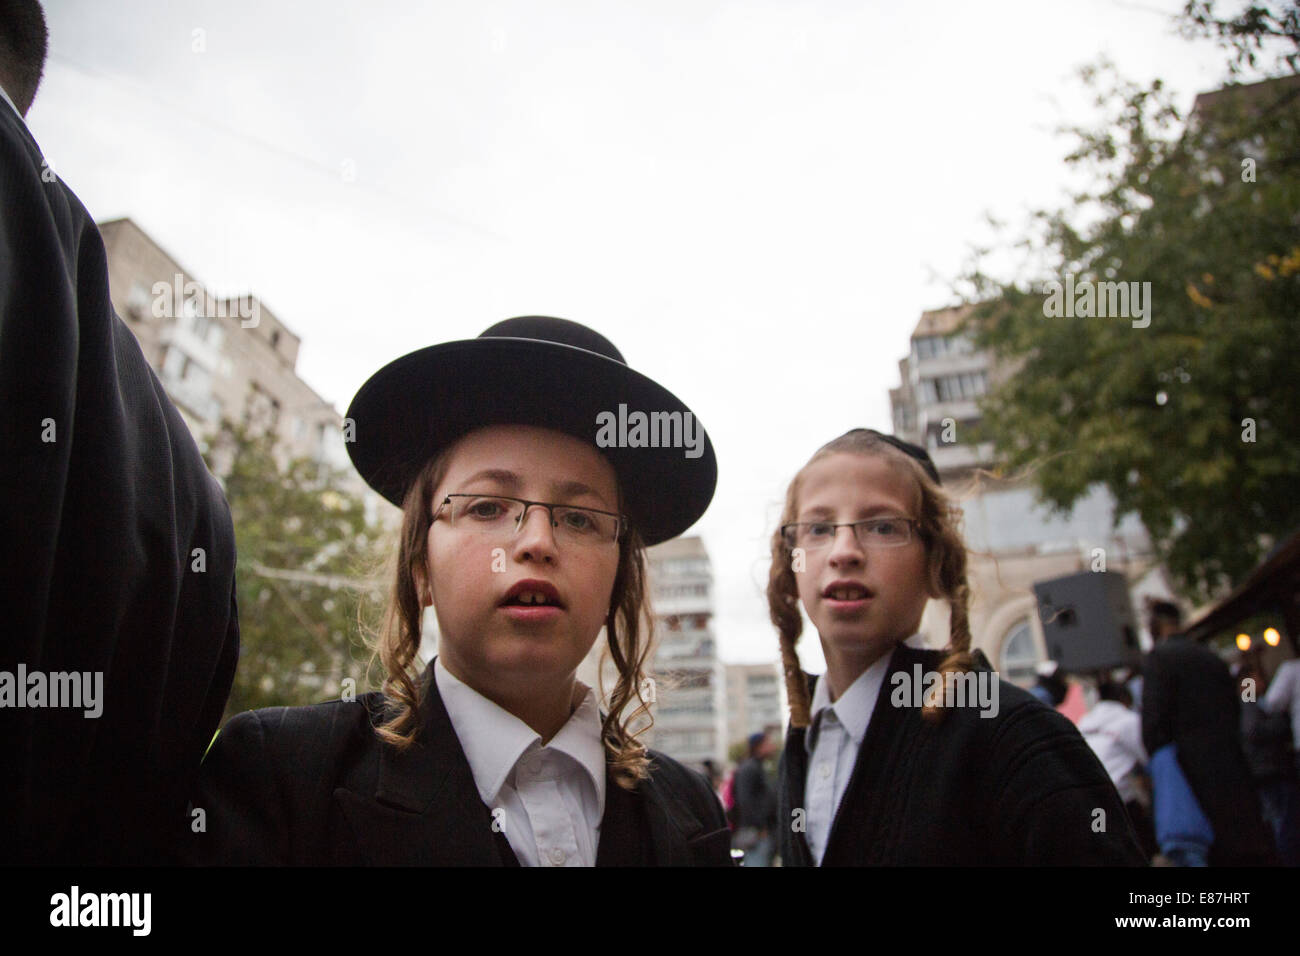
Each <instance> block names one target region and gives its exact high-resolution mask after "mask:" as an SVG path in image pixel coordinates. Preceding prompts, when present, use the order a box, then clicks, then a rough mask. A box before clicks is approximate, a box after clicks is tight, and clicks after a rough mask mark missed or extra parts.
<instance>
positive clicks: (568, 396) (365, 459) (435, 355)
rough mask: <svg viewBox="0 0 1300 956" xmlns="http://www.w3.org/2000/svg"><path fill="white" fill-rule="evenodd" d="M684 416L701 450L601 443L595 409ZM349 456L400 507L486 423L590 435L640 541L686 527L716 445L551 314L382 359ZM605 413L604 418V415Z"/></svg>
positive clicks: (356, 412)
mask: <svg viewBox="0 0 1300 956" xmlns="http://www.w3.org/2000/svg"><path fill="white" fill-rule="evenodd" d="M620 405H622V406H625V410H626V414H627V415H629V416H630V415H632V413H634V412H642V413H645V414H646V415H647V416H648V415H649V414H650V413H652V412H660V413H665V412H666V413H670V414H671V413H674V412H675V413H678V414H679V415H680V416H681V419H682V422H683V427H684V426H685V423H686V421H688V419H686V417H685V416H687V415H691V419H690V420H693V422H694V424H693V425H692V427H693V428H696V429H698V434H699V436H700V437H701V438H702V445H703V451H702V453H701V454H700V455H699V457H697V458H688V457H686V452H687V451H688V450H690V449H688V448H685V447H681V446H678V447H671V446H670V447H659V448H648V447H636V448H633V447H619V446H617V445H616V446H614V447H600V446H599V445H598V444H597V433H598V431H599V424H598V416H601V415H602V413H608V414H610V415H612V416H614V417H615V418H618V417H619V415H620V408H619V406H620ZM347 418H348V419H350V420H351V423H352V433H351V435H350V436H349V441H348V442H347V443H346V447H347V449H348V454H349V455H350V456H351V458H352V463H353V464H354V465H355V466H356V469H357V471H359V472H360V473H361V477H362V478H364V479H365V480H366V483H367V484H368V485H370V487H371V488H373V489H375V491H377V492H379V493H380V494H381V495H383V496H384V497H385V498H387V499H388V500H389V501H391V502H392V503H393V504H395V505H397V506H398V507H399V508H400V507H401V506H402V502H403V500H404V498H405V497H406V493H407V491H408V489H409V488H410V487H411V484H412V483H413V482H414V481H415V479H416V477H417V476H418V475H419V473H420V470H421V469H422V468H423V467H424V466H425V465H427V464H428V463H429V460H430V459H432V458H433V457H434V456H435V455H437V454H439V453H440V452H442V451H443V450H444V449H446V448H448V447H449V446H451V445H452V444H453V443H454V442H455V441H456V440H457V439H459V438H461V437H463V436H464V435H467V434H469V433H470V432H472V431H474V430H475V429H478V428H483V427H485V426H487V425H535V426H538V427H541V428H552V429H555V430H556V431H560V432H564V433H565V434H568V435H572V436H573V437H575V438H578V439H580V440H582V441H585V442H587V443H588V444H589V445H591V446H592V447H594V448H596V449H597V450H598V451H599V452H600V453H601V454H603V455H604V456H605V457H606V459H608V461H609V463H610V464H611V465H612V466H613V468H614V472H615V474H617V476H618V481H619V485H620V487H621V488H622V490H623V498H624V503H623V504H624V507H623V511H624V513H626V514H627V516H628V518H629V519H630V520H631V522H632V524H633V526H634V527H635V528H636V529H637V531H638V532H639V533H640V535H641V537H642V539H643V540H644V541H645V543H646V544H657V543H659V542H661V541H667V540H668V539H669V538H674V537H676V536H677V535H679V534H681V533H682V532H684V531H685V530H686V529H687V528H689V527H690V526H691V525H693V524H694V523H695V522H696V521H697V520H698V519H699V518H700V516H701V515H703V514H704V512H705V510H706V509H707V508H708V506H709V502H710V501H711V500H712V499H713V491H714V488H715V486H716V485H717V482H718V463H717V459H716V457H715V456H714V453H713V443H712V442H711V441H710V440H709V436H708V433H707V432H706V431H705V430H704V426H703V425H702V424H699V420H698V419H696V418H694V415H693V414H692V413H691V410H690V409H689V408H687V407H686V405H685V404H683V403H682V401H681V400H680V399H678V398H677V396H675V395H673V393H672V392H670V391H668V389H666V388H664V387H663V386H662V385H660V384H659V383H658V382H655V381H654V380H653V379H650V378H648V377H646V376H645V375H642V374H641V373H640V372H637V371H635V370H634V369H632V368H629V367H628V365H627V363H626V361H624V359H623V355H622V353H621V352H619V350H618V349H617V348H615V347H614V345H613V343H612V342H610V341H609V340H608V339H606V338H605V337H604V336H603V335H601V334H599V333H598V332H595V331H593V330H592V329H589V328H587V327H586V326H585V325H579V324H578V323H577V322H570V321H568V320H567V319H555V318H550V317H548V316H523V317H520V318H515V319H506V320H505V321H504V322H498V323H497V324H496V325H494V326H492V327H491V328H489V329H488V330H487V331H485V332H483V334H481V335H480V336H479V337H478V338H476V339H464V340H461V341H457V342H444V343H442V344H441V345H431V346H429V347H428V348H423V349H420V350H418V351H415V352H411V353H409V354H407V355H403V356H402V357H401V358H399V359H396V360H394V361H392V362H389V363H388V364H387V365H385V366H384V367H383V368H381V369H380V370H379V371H378V372H376V373H375V374H374V375H372V376H370V378H369V379H368V380H367V381H366V383H365V384H364V385H362V386H361V389H360V390H359V391H358V392H357V394H356V397H355V398H353V399H352V404H351V405H350V406H349V407H348V412H347ZM604 420H606V421H607V420H608V419H604Z"/></svg>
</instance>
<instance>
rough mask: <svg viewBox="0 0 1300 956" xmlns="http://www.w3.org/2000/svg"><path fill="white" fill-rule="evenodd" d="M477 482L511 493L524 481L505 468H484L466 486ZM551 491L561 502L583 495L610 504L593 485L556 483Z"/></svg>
mask: <svg viewBox="0 0 1300 956" xmlns="http://www.w3.org/2000/svg"><path fill="white" fill-rule="evenodd" d="M476 481H491V482H495V483H496V484H498V485H503V486H505V487H506V488H507V489H509V490H511V491H515V490H518V488H519V486H520V485H521V484H523V481H522V480H521V479H520V477H519V476H518V475H517V474H515V473H514V472H513V471H509V470H508V469H505V468H484V469H483V470H482V471H478V472H475V473H474V474H473V475H471V476H470V477H469V478H467V479H466V480H465V484H466V485H472V484H473V483H474V482H476ZM551 489H552V491H551V493H552V495H554V496H555V497H556V498H557V499H560V500H564V499H568V498H578V497H581V496H582V495H591V496H592V497H594V498H597V499H599V500H600V501H602V502H604V503H605V504H607V505H608V504H609V502H607V501H605V496H604V495H602V494H601V493H600V492H599V491H597V490H596V489H595V488H593V487H591V485H588V484H586V483H584V482H581V481H560V482H556V483H554V484H553V485H551Z"/></svg>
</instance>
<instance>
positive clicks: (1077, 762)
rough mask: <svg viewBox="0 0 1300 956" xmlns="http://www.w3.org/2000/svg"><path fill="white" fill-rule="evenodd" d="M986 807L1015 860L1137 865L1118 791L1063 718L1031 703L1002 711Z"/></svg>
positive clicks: (1019, 862) (1134, 842)
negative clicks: (992, 791) (993, 790)
mask: <svg viewBox="0 0 1300 956" xmlns="http://www.w3.org/2000/svg"><path fill="white" fill-rule="evenodd" d="M988 769H989V778H990V779H991V780H994V781H997V788H998V792H997V793H996V795H995V799H994V801H993V802H992V804H991V807H990V810H989V813H990V816H991V818H992V822H993V826H994V832H995V834H996V838H997V842H998V844H999V845H1000V846H1003V847H1006V848H1008V850H1009V857H1010V859H1009V862H1010V863H1012V864H1013V865H1019V866H1143V865H1145V864H1146V860H1145V858H1144V857H1143V855H1142V851H1141V849H1140V848H1139V847H1138V843H1137V838H1136V836H1135V835H1134V833H1133V828H1132V825H1131V824H1130V823H1129V821H1128V814H1127V812H1126V811H1125V809H1124V805H1123V803H1122V802H1121V801H1120V798H1119V794H1118V793H1117V792H1116V790H1115V786H1114V784H1112V783H1111V780H1110V777H1109V776H1108V775H1107V774H1106V771H1105V769H1104V768H1103V767H1102V765H1101V763H1100V761H1098V760H1097V757H1096V755H1095V754H1093V752H1092V749H1091V748H1090V747H1089V746H1088V744H1087V743H1086V742H1085V741H1084V739H1083V737H1082V736H1081V735H1080V734H1079V731H1078V730H1077V729H1076V728H1075V727H1074V725H1073V724H1071V723H1070V721H1069V720H1068V719H1066V718H1065V717H1063V716H1062V715H1061V714H1059V713H1057V712H1056V711H1054V710H1048V709H1047V708H1045V707H1040V706H1037V705H1033V706H1023V707H1018V708H1016V709H1015V710H1014V711H1011V712H1008V714H1007V717H1006V720H1005V721H1004V722H1003V726H1002V728H1001V731H1000V733H999V737H998V740H997V743H996V745H995V746H994V748H993V749H992V757H991V760H990V766H989V768H988Z"/></svg>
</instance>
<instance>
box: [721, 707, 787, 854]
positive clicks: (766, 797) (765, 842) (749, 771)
mask: <svg viewBox="0 0 1300 956" xmlns="http://www.w3.org/2000/svg"><path fill="white" fill-rule="evenodd" d="M747 743H748V746H749V756H748V757H746V758H745V760H743V761H741V763H740V765H739V766H738V767H737V768H736V780H735V786H734V789H733V792H732V795H733V798H734V800H735V804H736V807H735V820H736V832H735V833H734V834H733V836H732V841H731V845H732V847H733V848H734V849H737V850H744V851H745V866H771V865H772V856H773V854H774V853H775V851H776V835H775V831H776V787H775V786H774V784H773V781H772V778H771V776H770V774H769V771H768V768H767V762H768V760H769V758H770V757H771V756H772V754H773V753H775V752H776V747H775V745H774V744H773V742H772V738H771V735H770V734H769V733H768V732H767V731H760V732H758V733H754V734H750V735H749V740H748V741H747Z"/></svg>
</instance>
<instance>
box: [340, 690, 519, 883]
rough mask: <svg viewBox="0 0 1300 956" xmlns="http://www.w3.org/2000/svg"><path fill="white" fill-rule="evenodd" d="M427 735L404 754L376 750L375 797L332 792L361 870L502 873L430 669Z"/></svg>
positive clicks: (485, 812)
mask: <svg viewBox="0 0 1300 956" xmlns="http://www.w3.org/2000/svg"><path fill="white" fill-rule="evenodd" d="M422 689H423V692H424V694H425V698H424V700H425V705H424V708H423V710H424V720H423V728H422V732H421V733H420V735H419V736H418V738H417V741H416V742H415V743H413V744H411V745H410V746H409V747H407V748H406V749H405V750H398V749H397V748H395V747H392V746H387V745H383V746H380V747H379V776H378V783H377V785H376V787H375V791H374V793H373V795H363V794H359V793H355V792H353V791H351V790H346V789H342V788H340V789H338V790H336V791H335V792H334V799H335V802H336V804H337V805H338V806H339V808H340V809H341V810H342V812H343V815H344V817H345V818H346V820H347V822H348V825H349V827H350V828H351V830H352V834H353V836H354V838H355V840H356V845H357V851H358V855H359V856H360V857H361V862H363V863H366V864H370V865H375V866H402V865H424V866H500V865H501V863H502V857H501V854H500V852H499V850H498V846H497V840H496V836H495V833H494V830H493V819H492V813H491V811H490V810H489V809H488V807H487V806H485V805H484V803H483V801H482V799H480V797H479V793H478V787H477V786H476V785H475V783H474V775H473V772H472V771H471V770H470V767H469V761H468V760H467V759H466V758H465V753H464V751H463V750H462V749H461V746H460V741H459V739H458V738H457V737H456V731H455V728H454V727H453V726H452V724H451V718H450V717H449V716H448V714H447V708H446V707H445V706H444V705H443V703H442V697H441V696H440V695H439V694H438V685H437V682H436V681H435V680H434V679H433V669H432V666H430V668H429V669H427V670H426V671H425V677H424V681H423V685H422Z"/></svg>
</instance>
